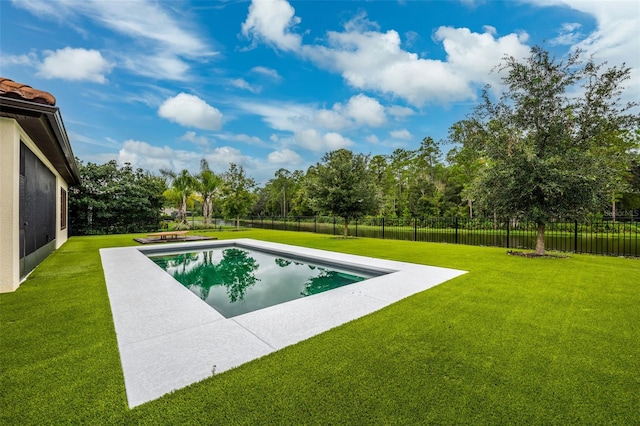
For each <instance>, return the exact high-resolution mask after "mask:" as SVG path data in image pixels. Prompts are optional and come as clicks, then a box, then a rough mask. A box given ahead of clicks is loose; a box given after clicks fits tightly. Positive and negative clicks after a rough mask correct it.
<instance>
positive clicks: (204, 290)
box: [174, 248, 259, 302]
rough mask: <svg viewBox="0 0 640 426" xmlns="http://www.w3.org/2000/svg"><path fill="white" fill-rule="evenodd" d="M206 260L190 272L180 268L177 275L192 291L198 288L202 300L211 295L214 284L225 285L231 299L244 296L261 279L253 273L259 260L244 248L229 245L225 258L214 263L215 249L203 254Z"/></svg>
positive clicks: (223, 255)
mask: <svg viewBox="0 0 640 426" xmlns="http://www.w3.org/2000/svg"><path fill="white" fill-rule="evenodd" d="M203 256H204V257H203V262H202V263H200V264H199V265H197V266H195V267H194V268H192V269H191V270H189V271H186V270H184V271H182V272H180V271H177V272H175V273H174V278H175V279H176V280H178V281H179V282H181V283H182V284H183V285H185V286H186V287H188V288H189V289H191V290H194V289H196V290H197V291H198V294H199V296H200V298H201V299H202V300H206V299H207V297H209V292H210V290H211V288H212V287H213V286H218V285H223V286H225V287H226V288H227V295H228V296H229V300H230V301H231V302H236V301H241V300H243V299H244V296H245V293H246V292H247V290H248V288H249V287H251V286H253V285H254V284H255V283H256V282H258V278H256V276H255V274H254V273H253V272H254V271H255V270H256V269H258V266H259V265H258V263H257V262H256V260H255V259H254V258H252V257H251V256H249V253H247V252H246V251H244V250H240V249H236V248H229V249H225V250H223V252H222V260H220V262H219V263H218V264H217V265H216V264H215V263H213V252H212V251H208V252H204V253H203Z"/></svg>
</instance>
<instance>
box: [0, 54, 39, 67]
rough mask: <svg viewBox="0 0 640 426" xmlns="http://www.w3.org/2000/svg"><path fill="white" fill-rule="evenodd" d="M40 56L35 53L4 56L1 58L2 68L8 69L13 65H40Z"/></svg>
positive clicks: (0, 64)
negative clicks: (7, 67)
mask: <svg viewBox="0 0 640 426" xmlns="http://www.w3.org/2000/svg"><path fill="white" fill-rule="evenodd" d="M38 63H39V62H38V55H36V53H34V52H29V53H25V54H23V55H2V56H0V66H3V67H6V66H11V65H28V66H37V65H38Z"/></svg>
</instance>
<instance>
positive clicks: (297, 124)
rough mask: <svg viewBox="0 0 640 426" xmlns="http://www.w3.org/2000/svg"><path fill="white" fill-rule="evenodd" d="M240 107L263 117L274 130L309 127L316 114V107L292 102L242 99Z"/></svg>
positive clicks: (293, 130) (293, 129)
mask: <svg viewBox="0 0 640 426" xmlns="http://www.w3.org/2000/svg"><path fill="white" fill-rule="evenodd" d="M238 107H239V108H240V109H242V110H244V111H246V112H248V113H251V114H256V115H259V116H261V117H262V120H263V121H264V122H265V123H267V124H268V125H269V126H270V127H271V128H272V129H274V130H284V131H291V132H295V131H296V130H300V129H302V128H305V127H308V126H309V123H311V122H312V120H313V116H314V109H313V108H312V107H310V106H308V105H303V104H296V103H291V102H255V101H251V102H249V101H240V102H238Z"/></svg>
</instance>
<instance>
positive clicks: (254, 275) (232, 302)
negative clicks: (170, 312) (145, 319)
mask: <svg viewBox="0 0 640 426" xmlns="http://www.w3.org/2000/svg"><path fill="white" fill-rule="evenodd" d="M149 257H150V258H151V260H153V261H154V262H155V263H156V264H157V265H158V266H160V267H161V268H162V269H164V270H165V271H166V272H168V273H169V274H171V275H172V276H173V277H174V278H175V279H176V280H177V281H178V282H180V283H181V284H182V285H183V286H185V287H186V288H188V289H189V290H191V291H192V292H193V293H194V294H196V295H197V296H198V297H200V298H201V299H202V300H204V301H205V302H207V303H208V304H209V305H210V306H212V307H213V308H214V309H216V310H217V311H218V312H220V313H221V314H222V315H223V316H225V317H226V318H231V317H234V316H236V315H241V314H244V313H247V312H252V311H255V310H258V309H262V308H266V307H268V306H273V305H277V304H280V303H284V302H288V301H290V300H294V299H298V298H301V297H305V296H311V295H313V294H318V293H322V292H324V291H327V290H332V289H334V288H338V287H342V286H345V285H348V284H353V283H356V282H359V281H363V280H365V279H367V278H372V277H374V276H379V275H380V274H376V273H372V272H368V271H361V270H357V271H355V270H349V269H344V268H342V267H335V266H326V265H321V264H313V263H309V262H306V261H301V260H297V259H293V258H287V257H283V256H280V255H275V254H270V253H266V252H261V251H257V250H249V249H246V248H239V247H226V248H225V247H219V248H214V249H206V250H201V251H190V252H183V253H174V254H167V255H160V256H149Z"/></svg>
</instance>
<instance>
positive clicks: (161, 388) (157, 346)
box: [100, 239, 465, 407]
mask: <svg viewBox="0 0 640 426" xmlns="http://www.w3.org/2000/svg"><path fill="white" fill-rule="evenodd" d="M227 246H234V247H244V248H248V249H256V250H263V251H270V252H277V253H278V254H281V255H282V256H290V257H294V258H301V259H303V260H308V261H313V260H316V261H321V262H326V263H333V264H339V265H344V266H347V267H355V268H360V269H366V270H375V271H380V272H385V273H386V275H381V276H378V277H375V278H370V279H368V280H365V281H361V282H358V283H354V284H350V285H347V286H344V287H340V288H336V289H333V290H330V291H327V292H324V293H320V294H316V295H313V296H309V297H303V298H301V299H295V300H292V301H289V302H286V303H282V304H280V305H275V306H270V307H267V308H264V309H260V310H258V311H253V312H249V313H246V314H243V315H239V316H236V317H233V318H225V317H224V316H222V315H221V314H220V313H218V312H217V311H216V310H215V309H213V308H212V307H210V306H209V305H207V304H206V303H205V302H203V301H202V300H200V298H199V297H198V296H196V295H195V294H193V293H192V292H191V291H189V290H188V289H187V288H186V287H184V286H182V285H181V284H180V283H178V282H177V281H176V280H175V279H174V278H173V277H172V276H171V275H169V274H168V273H166V272H165V271H164V270H162V269H161V268H160V267H158V266H157V265H156V264H155V263H153V261H152V260H151V259H149V258H148V257H147V254H161V253H166V252H175V251H184V250H191V249H194V250H198V249H202V248H209V247H211V248H215V247H227ZM100 255H101V257H102V267H103V269H104V275H105V280H106V284H107V292H108V294H109V301H110V303H111V312H112V315H113V321H114V325H115V331H116V336H117V340H118V348H119V350H120V360H121V363H122V370H123V374H124V382H125V388H126V392H127V400H128V403H129V406H130V407H135V406H137V405H140V404H143V403H145V402H148V401H151V400H153V399H156V398H158V397H160V396H162V395H164V394H166V393H168V392H171V391H173V390H176V389H180V388H183V387H185V386H188V385H190V384H192V383H194V382H197V381H200V380H202V379H205V378H207V377H209V376H211V375H212V374H214V373H215V374H217V373H220V372H223V371H226V370H229V369H231V368H234V367H237V366H239V365H241V364H244V363H246V362H248V361H251V360H254V359H256V358H260V357H261V356H264V355H267V354H269V353H271V352H274V351H276V350H279V349H282V348H284V347H286V346H289V345H292V344H294V343H297V342H300V341H302V340H305V339H307V338H309V337H312V336H315V335H317V334H320V333H322V332H324V331H327V330H330V329H331V328H334V327H337V326H339V325H341V324H344V323H346V322H349V321H351V320H354V319H357V318H360V317H362V316H364V315H367V314H370V313H372V312H375V311H377V310H379V309H381V308H383V307H385V306H388V305H390V304H392V303H394V302H397V301H399V300H401V299H404V298H406V297H409V296H411V295H413V294H416V293H419V292H421V291H424V290H427V289H429V288H431V287H433V286H436V285H438V284H441V283H443V282H445V281H448V280H450V279H452V278H455V277H457V276H459V275H462V274H464V273H465V271H459V270H455V269H447V268H439V267H434V266H424V265H417V264H412V263H405V262H396V261H391V260H384V259H376V258H371V257H364V256H356V255H349V254H343V253H336V252H329V251H324V250H316V249H310V248H306V247H298V246H289V245H285V244H278V243H270V242H264V241H257V240H251V239H236V240H220V241H205V242H192V243H175V244H171V245H163V244H160V245H152V246H144V247H141V246H137V247H123V248H109V249H101V250H100Z"/></svg>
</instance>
